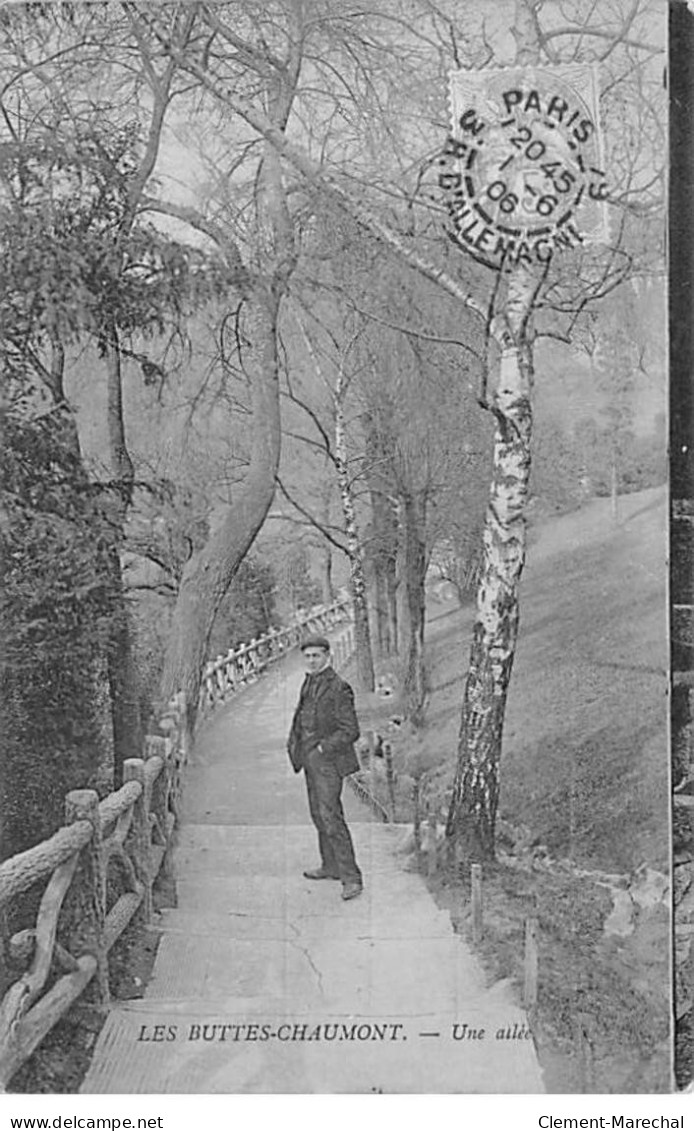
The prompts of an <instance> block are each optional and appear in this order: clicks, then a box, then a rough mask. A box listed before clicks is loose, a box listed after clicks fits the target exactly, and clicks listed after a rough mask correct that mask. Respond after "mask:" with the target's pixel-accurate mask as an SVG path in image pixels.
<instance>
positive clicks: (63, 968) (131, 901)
mask: <svg viewBox="0 0 694 1131" xmlns="http://www.w3.org/2000/svg"><path fill="white" fill-rule="evenodd" d="M349 619H350V612H349V607H348V604H347V602H345V601H338V602H336V603H335V604H334V605H331V606H329V607H323V606H320V607H317V608H314V609H312V610H311V611H310V612H309V614H308V615H307V616H306V617H305V618H304V619H303V620H302V621H300V622H298V623H297V624H295V625H292V626H291V627H289V628H283V629H273V630H271V631H270V632H269V633H267V634H266V635H265V636H261V637H260V638H259V639H258V640H252V641H251V642H250V644H244V645H242V646H241V647H240V648H236V649H232V650H231V651H230V652H229V653H228V654H227V655H226V656H220V657H219V658H218V659H217V660H215V661H213V662H211V663H208V664H207V666H206V668H205V672H204V675H203V682H202V690H201V703H200V705H201V707H202V708H203V709H206V710H209V709H211V708H214V707H215V706H216V705H217V704H218V703H220V702H224V701H225V700H226V699H227V698H228V696H229V695H231V694H234V693H235V692H236V691H238V690H240V689H241V688H242V687H244V686H246V685H247V684H248V683H249V682H252V681H254V680H255V679H257V678H258V676H259V675H260V674H261V673H262V672H263V671H265V670H266V669H267V667H268V666H269V665H271V664H273V663H275V662H276V661H277V660H279V659H281V657H282V656H284V655H286V654H287V652H289V651H290V650H291V649H292V648H295V647H296V646H297V645H298V644H299V643H300V640H301V638H302V636H303V635H304V634H305V633H306V632H321V633H324V632H329V631H331V630H332V629H334V628H335V627H336V626H337V625H339V624H341V623H344V622H348V621H349ZM352 649H353V633H352V631H351V626H348V627H347V630H346V632H345V633H344V634H342V636H341V637H339V638H338V639H337V640H336V642H335V645H334V652H335V660H336V664H337V665H340V664H342V663H344V662H345V661H346V660H347V659H348V657H349V655H351V652H352ZM184 708H185V704H184V702H183V696H182V695H178V696H175V697H174V699H173V700H172V701H171V703H170V705H169V709H168V711H167V713H166V715H165V716H164V717H163V718H162V719H161V720H160V723H159V728H160V730H161V731H163V735H157V736H154V735H149V736H148V737H147V738H146V740H145V749H144V756H143V757H142V758H129V759H128V760H126V762H125V766H124V777H125V783H124V785H123V786H122V788H121V789H119V790H117V791H116V792H114V793H111V794H109V795H108V797H105V798H104V799H103V801H99V798H98V795H97V793H96V791H95V790H91V789H80V790H73V791H72V792H71V793H68V795H67V797H66V799H65V825H64V826H63V827H62V828H61V829H59V831H58V832H57V833H55V834H54V836H52V837H50V838H49V839H48V840H45V841H42V842H41V843H40V844H37V845H35V846H34V847H33V848H30V849H28V850H27V851H26V852H21V853H19V854H18V855H16V856H13V857H11V858H10V859H9V860H5V861H4V862H3V863H2V864H0V922H2V921H3V919H6V917H7V915H8V913H9V911H10V910H11V909H12V908H13V907H17V906H18V904H17V902H16V901H18V900H21V899H22V898H24V900H31V899H32V897H33V898H34V899H35V900H36V902H37V904H38V910H37V911H36V913H35V922H34V926H32V927H30V928H24V929H23V930H20V931H18V932H17V933H15V934H14V935H13V937H12V938H11V939H10V940H9V944H8V948H7V949H8V952H9V953H8V957H9V960H10V963H11V964H13V965H16V966H17V967H18V968H19V969H20V970H21V969H22V967H23V968H24V969H23V972H21V973H20V974H19V975H18V976H17V977H16V978H15V979H14V980H13V981H12V983H11V984H10V986H9V989H7V991H6V993H5V996H4V997H3V999H2V1001H1V1002H0V1090H2V1089H4V1088H5V1086H6V1085H7V1083H8V1082H9V1080H10V1079H11V1077H12V1076H13V1075H14V1073H15V1072H16V1071H17V1069H18V1068H19V1067H20V1065H21V1064H23V1063H24V1061H25V1060H26V1059H27V1058H28V1057H29V1056H30V1055H31V1053H32V1052H33V1051H34V1049H35V1048H36V1047H37V1046H38V1045H39V1044H40V1043H41V1041H42V1040H43V1039H44V1037H45V1036H46V1034H47V1033H48V1032H49V1031H50V1030H51V1029H52V1028H53V1026H54V1025H55V1024H56V1022H58V1021H59V1020H60V1018H61V1017H63V1016H64V1014H65V1013H66V1012H67V1011H68V1009H69V1008H70V1006H71V1005H72V1004H73V1003H74V1002H75V1001H76V999H77V998H79V997H80V996H81V995H82V994H83V993H84V992H85V990H86V989H87V988H88V987H90V993H91V994H92V996H93V997H94V999H95V1000H96V1002H97V1003H100V1004H102V1005H105V1004H107V1003H108V1001H109V953H110V951H111V950H112V948H113V946H114V944H115V942H116V941H117V939H118V938H119V937H120V936H121V935H122V933H123V931H124V930H125V928H126V927H127V926H128V924H129V923H130V922H131V921H132V919H133V918H134V917H135V915H136V914H139V915H140V916H141V920H142V922H143V924H145V925H146V924H148V923H150V922H151V918H152V889H153V886H154V882H155V880H156V877H157V875H158V873H159V871H160V869H161V866H162V862H163V860H164V857H165V855H166V851H167V848H168V846H169V844H170V843H171V838H172V835H173V830H174V828H175V825H176V821H177V816H178V812H179V805H180V799H181V792H182V789H183V775H184V770H185V766H186V763H187V760H188V754H189V750H188V743H187V739H186V730H185V726H184V719H185V709H184Z"/></svg>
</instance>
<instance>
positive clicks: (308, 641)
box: [301, 636, 330, 652]
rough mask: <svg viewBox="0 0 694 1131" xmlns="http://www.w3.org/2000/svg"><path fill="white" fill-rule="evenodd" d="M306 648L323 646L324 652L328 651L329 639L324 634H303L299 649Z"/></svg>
mask: <svg viewBox="0 0 694 1131" xmlns="http://www.w3.org/2000/svg"><path fill="white" fill-rule="evenodd" d="M306 648H324V649H325V651H326V652H329V651H330V641H329V640H328V639H327V638H326V637H325V636H305V637H304V639H303V640H302V641H301V651H302V652H303V651H304V650H305V649H306Z"/></svg>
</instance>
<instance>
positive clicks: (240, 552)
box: [161, 8, 301, 738]
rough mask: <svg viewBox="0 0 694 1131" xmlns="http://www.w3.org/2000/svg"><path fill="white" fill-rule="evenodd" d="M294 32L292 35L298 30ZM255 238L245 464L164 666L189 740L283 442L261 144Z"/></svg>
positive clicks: (277, 276)
mask: <svg viewBox="0 0 694 1131" xmlns="http://www.w3.org/2000/svg"><path fill="white" fill-rule="evenodd" d="M298 13H299V9H298V8H297V9H296V12H295V14H296V15H297V16H298ZM295 30H297V29H295ZM300 50H301V37H300V35H299V34H298V30H297V34H295V35H294V38H293V41H292V47H291V52H290V59H289V60H288V63H287V66H286V67H285V69H284V71H283V73H282V76H281V77H280V78H279V79H278V81H277V84H276V85H273V86H272V87H271V88H269V89H268V91H267V103H268V113H269V115H270V118H271V120H272V122H273V128H274V129H277V130H278V131H279V132H280V133H281V135H282V136H284V130H285V128H286V125H287V120H288V118H289V113H290V110H291V106H292V102H293V98H294V93H295V90H296V82H297V79H298V74H299V67H300ZM255 205H256V221H257V223H256V231H255V239H254V257H253V265H252V270H248V271H245V270H244V271H243V272H242V273H241V274H242V276H243V281H242V282H241V283H240V286H241V289H242V292H243V295H244V298H245V300H246V301H245V305H244V315H243V326H242V330H243V336H244V337H245V338H247V339H248V342H249V344H248V345H247V346H245V347H244V369H245V371H246V373H247V374H248V378H249V384H250V389H251V414H252V424H251V435H250V439H249V448H250V453H251V456H250V463H249V465H248V471H247V473H246V477H245V479H244V482H243V486H242V487H241V489H240V490H239V491H238V493H237V495H236V498H235V499H234V502H233V503H232V504H231V505H230V506H228V507H227V508H226V510H225V511H224V513H223V514H222V515H221V516H220V519H219V522H218V525H217V526H216V528H215V530H214V532H213V533H212V534H211V535H210V537H209V539H208V541H207V543H206V544H205V546H204V547H203V549H202V550H201V551H200V552H199V553H197V554H195V555H193V557H192V558H191V559H190V561H189V562H188V563H187V564H186V567H185V569H184V572H183V577H182V578H181V584H180V588H179V591H178V599H177V601H176V609H175V612H174V620H173V624H172V627H171V633H170V636H169V643H168V647H167V650H166V656H165V659H164V670H163V673H162V679H161V692H162V696H163V697H164V699H165V700H169V699H170V698H171V696H172V695H174V694H176V693H179V692H182V693H183V696H184V699H185V708H186V724H187V731H188V736H189V738H192V735H193V731H194V727H195V721H196V717H197V711H198V699H199V695H200V686H201V683H202V675H203V665H204V663H205V661H206V659H207V658H208V657H207V649H208V646H209V640H210V634H211V632H212V626H213V624H214V620H215V616H216V614H217V611H218V609H219V606H220V604H221V601H222V599H223V597H224V596H225V594H226V592H227V590H228V588H229V586H230V585H231V582H232V581H233V579H234V576H235V574H236V572H237V570H238V568H239V566H240V564H241V562H242V561H243V559H244V557H245V556H246V554H247V553H248V551H249V549H250V548H251V546H252V545H253V542H254V540H255V538H256V535H257V534H258V531H259V530H260V528H261V526H262V525H263V522H264V521H265V518H266V516H267V513H268V511H269V509H270V506H271V504H272V500H273V498H274V494H275V481H276V476H277V471H278V468H279V461H280V450H281V444H282V434H281V421H280V382H279V343H278V320H279V311H280V303H281V300H282V296H283V295H284V293H285V291H286V288H287V284H288V282H289V279H290V277H291V275H292V272H293V270H294V267H295V265H296V257H297V251H296V246H295V242H294V228H293V223H292V218H291V216H290V214H289V209H288V206H287V197H286V192H285V188H284V183H283V175H282V165H281V160H280V156H279V153H278V152H277V150H276V149H275V148H274V147H273V146H272V145H271V144H270V143H269V142H266V143H265V146H264V150H263V157H262V160H261V163H260V166H259V168H258V174H257V177H256V197H255ZM226 250H227V251H228V252H229V259H230V263H233V264H234V266H235V273H236V274H237V275H238V260H239V258H240V256H239V252H238V248H237V247H236V246H235V245H234V244H233V242H232V241H230V244H229V248H228V249H226Z"/></svg>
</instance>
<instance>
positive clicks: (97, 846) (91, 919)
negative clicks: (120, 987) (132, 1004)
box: [65, 789, 111, 1005]
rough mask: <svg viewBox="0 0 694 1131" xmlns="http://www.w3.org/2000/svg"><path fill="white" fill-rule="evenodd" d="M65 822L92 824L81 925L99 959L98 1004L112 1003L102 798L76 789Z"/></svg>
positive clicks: (85, 859) (69, 798)
mask: <svg viewBox="0 0 694 1131" xmlns="http://www.w3.org/2000/svg"><path fill="white" fill-rule="evenodd" d="M65 821H66V823H67V824H69V825H71V824H73V823H74V822H75V821H89V824H90V825H91V826H92V836H91V840H90V841H89V844H87V845H86V846H85V848H84V849H83V853H82V861H81V863H82V864H83V867H84V870H85V877H84V878H85V883H86V896H87V905H86V908H85V913H86V914H85V921H84V922H83V923H82V924H80V926H81V927H82V929H83V930H84V932H85V934H86V938H87V949H88V952H89V953H91V954H93V955H94V957H95V958H96V979H95V981H96V987H97V994H98V998H99V1001H100V1002H101V1004H103V1005H107V1004H108V1002H109V1001H110V997H111V994H110V991H109V985H108V952H107V950H106V940H105V923H106V869H105V866H104V853H103V848H102V838H101V817H100V816H99V795H98V793H97V792H96V790H95V789H73V790H71V791H70V793H68V794H67V796H66V798H65Z"/></svg>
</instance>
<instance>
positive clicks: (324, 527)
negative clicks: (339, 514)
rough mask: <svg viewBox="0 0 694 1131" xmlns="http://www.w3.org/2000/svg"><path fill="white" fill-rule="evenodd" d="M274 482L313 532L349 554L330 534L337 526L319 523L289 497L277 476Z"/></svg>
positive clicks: (292, 497) (296, 501)
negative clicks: (317, 532)
mask: <svg viewBox="0 0 694 1131" xmlns="http://www.w3.org/2000/svg"><path fill="white" fill-rule="evenodd" d="M275 481H276V483H277V486H278V487H279V489H280V492H281V493H282V495H283V496H284V498H285V499H286V500H287V502H288V503H291V505H292V506H293V507H294V509H295V510H296V511H298V513H299V514H300V515H302V517H303V518H305V519H306V521H307V523H308V524H309V526H312V527H313V528H314V529H315V530H318V531H320V533H321V534H322V535H323V537H324V538H326V539H327V540H328V542H330V544H331V545H332V546H335V548H336V549H338V550H341V551H342V553H343V554H349V550H348V549H347V546H346V545H344V544H343V543H342V542H340V541H338V539H337V538H335V536H334V535H333V534H332V533H331V530H339V529H340V528H339V527H338V526H333V524H332V523H330V524H326V523H323V522H319V521H318V519H317V518H314V516H313V515H312V514H311V512H310V511H309V510H307V509H306V507H304V506H302V504H301V503H300V502H299V501H298V500H297V499H295V498H294V496H293V495H290V493H289V491H288V490H287V488H286V487H285V485H284V483H283V482H282V480H281V479H280V477H279V475H278V476H276V479H275Z"/></svg>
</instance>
